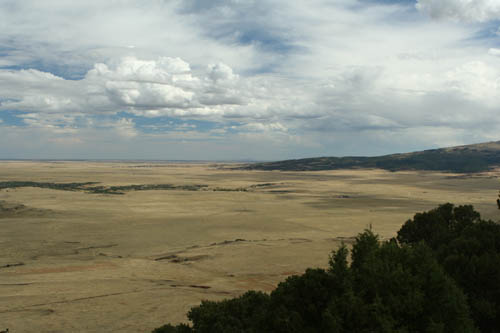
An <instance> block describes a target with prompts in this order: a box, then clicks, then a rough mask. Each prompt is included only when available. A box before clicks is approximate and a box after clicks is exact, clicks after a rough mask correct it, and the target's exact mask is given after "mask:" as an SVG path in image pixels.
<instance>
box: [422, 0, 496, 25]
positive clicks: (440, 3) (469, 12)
mask: <svg viewBox="0 0 500 333" xmlns="http://www.w3.org/2000/svg"><path fill="white" fill-rule="evenodd" d="M416 7H417V9H418V10H420V11H423V12H425V13H427V14H428V15H430V16H431V17H432V18H435V19H442V18H444V19H452V20H456V21H468V22H485V21H491V20H498V19H500V2H498V1H497V0H418V3H417V5H416Z"/></svg>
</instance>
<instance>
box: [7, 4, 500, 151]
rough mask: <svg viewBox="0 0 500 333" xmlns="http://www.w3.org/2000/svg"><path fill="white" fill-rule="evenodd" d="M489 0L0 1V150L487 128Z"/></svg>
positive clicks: (478, 137)
mask: <svg viewBox="0 0 500 333" xmlns="http://www.w3.org/2000/svg"><path fill="white" fill-rule="evenodd" d="M499 28H500V1H497V0H418V1H413V0H399V1H397V0H378V1H377V0H331V1H324V0H309V1H293V2H292V1H281V0H274V1H265V0H263V1H251V0H238V1H237V0H216V1H202V0H151V1H146V0H116V1H112V2H111V1H97V0H88V1H71V2H69V1H63V0H47V1H36V0H25V1H14V0H5V1H2V2H0V158H3V159H8V158H49V159H65V158H67V159H85V158H90V159H98V158H102V159H116V158H122V159H175V160H179V159H187V160H196V159H200V160H238V159H253V160H277V159H286V158H300V157H311V156H325V155H329V156H344V155H380V154H386V153H394V152H405V151H414V150H420V149H428V148H435V147H442V146H452V145H459V144H468V143H476V142H483V141H493V140H500V134H499V133H500V117H498V114H499V112H498V111H499V109H498V108H499V107H498V105H500V30H499Z"/></svg>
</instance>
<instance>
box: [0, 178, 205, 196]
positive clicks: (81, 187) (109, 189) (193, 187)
mask: <svg viewBox="0 0 500 333" xmlns="http://www.w3.org/2000/svg"><path fill="white" fill-rule="evenodd" d="M95 184H98V182H86V183H44V182H32V181H6V182H0V190H1V189H8V188H21V187H39V188H48V189H53V190H63V191H85V192H88V193H95V194H125V192H126V191H146V190H183V191H199V190H201V189H204V188H207V187H208V185H199V184H189V185H173V184H140V185H120V186H100V185H99V186H94V185H95Z"/></svg>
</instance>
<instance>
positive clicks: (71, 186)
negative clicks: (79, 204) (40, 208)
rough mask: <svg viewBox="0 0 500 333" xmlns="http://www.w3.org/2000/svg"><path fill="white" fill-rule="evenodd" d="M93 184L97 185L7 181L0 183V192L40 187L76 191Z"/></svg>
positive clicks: (87, 183) (88, 183) (89, 183)
mask: <svg viewBox="0 0 500 333" xmlns="http://www.w3.org/2000/svg"><path fill="white" fill-rule="evenodd" d="M94 184H97V183H96V182H86V183H43V182H32V181H7V182H0V190H2V189H7V188H19V187H40V188H49V189H52V190H63V191H78V190H85V189H86V186H89V185H94Z"/></svg>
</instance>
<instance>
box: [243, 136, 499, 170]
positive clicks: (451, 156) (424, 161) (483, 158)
mask: <svg viewBox="0 0 500 333" xmlns="http://www.w3.org/2000/svg"><path fill="white" fill-rule="evenodd" d="M497 166H500V141H496V142H488V143H480V144H473V145H466V146H457V147H450V148H441V149H431V150H424V151H419V152H413V153H404V154H391V155H384V156H375V157H359V156H346V157H317V158H303V159H295V160H286V161H278V162H266V163H255V164H248V165H245V166H244V168H245V169H248V170H282V171H319V170H339V169H373V168H375V169H383V170H388V171H401V170H429V171H444V172H458V173H470V172H482V171H487V170H490V169H492V168H494V167H497Z"/></svg>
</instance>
